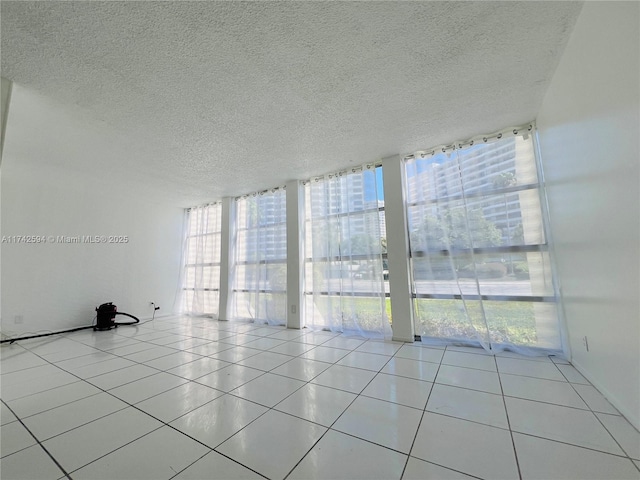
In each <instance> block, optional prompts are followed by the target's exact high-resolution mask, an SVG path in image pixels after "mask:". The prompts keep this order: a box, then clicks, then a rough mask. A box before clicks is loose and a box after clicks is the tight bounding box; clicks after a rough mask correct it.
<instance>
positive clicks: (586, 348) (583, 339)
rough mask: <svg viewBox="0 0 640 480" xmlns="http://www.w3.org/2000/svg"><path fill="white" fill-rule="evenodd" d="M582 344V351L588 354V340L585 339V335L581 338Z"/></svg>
mask: <svg viewBox="0 0 640 480" xmlns="http://www.w3.org/2000/svg"><path fill="white" fill-rule="evenodd" d="M582 344H583V345H584V349H585V350H586V351H587V352H588V351H589V339H588V338H587V336H586V335H585V336H584V337H582Z"/></svg>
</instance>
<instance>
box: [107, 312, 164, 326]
mask: <svg viewBox="0 0 640 480" xmlns="http://www.w3.org/2000/svg"><path fill="white" fill-rule="evenodd" d="M113 313H115V314H116V315H126V316H127V317H131V318H133V319H134V320H135V322H123V323H115V325H135V324H136V323H140V319H139V318H138V317H134V316H133V315H129V314H128V313H124V312H113ZM154 313H155V312H154Z"/></svg>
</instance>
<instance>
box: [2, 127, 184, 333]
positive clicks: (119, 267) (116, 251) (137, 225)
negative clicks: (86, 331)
mask: <svg viewBox="0 0 640 480" xmlns="http://www.w3.org/2000/svg"><path fill="white" fill-rule="evenodd" d="M10 127H11V116H10V118H9V128H8V130H7V144H6V145H5V147H9V148H6V149H5V158H4V161H3V165H2V178H1V181H2V203H1V204H2V207H3V210H2V228H1V230H2V232H1V233H2V235H3V236H12V235H45V236H48V235H54V236H57V235H68V236H75V235H127V236H128V237H129V242H128V243H126V244H60V243H58V244H53V243H51V242H47V243H46V244H39V245H38V244H11V243H6V242H5V243H4V244H3V245H2V283H1V284H2V325H1V328H2V333H4V334H11V333H19V332H32V331H37V330H41V329H49V330H54V329H61V328H67V327H73V326H80V325H87V324H90V323H91V321H92V319H93V317H94V315H95V311H94V308H95V307H96V306H97V305H99V304H100V303H104V302H108V301H112V302H114V303H115V304H116V305H117V306H118V309H119V310H120V311H124V312H128V313H131V314H134V315H137V316H139V317H141V318H148V317H151V315H152V313H153V310H152V307H150V306H149V302H151V301H153V302H156V303H157V304H158V305H159V306H160V307H161V310H160V311H159V312H158V314H167V313H170V312H171V311H172V308H173V303H174V298H175V294H176V292H177V284H178V274H179V264H180V251H181V242H182V226H183V210H182V209H181V208H177V207H171V206H168V205H167V204H163V203H161V202H159V201H158V200H151V199H149V198H148V197H147V196H146V195H143V194H140V193H137V192H136V191H135V190H133V189H130V188H123V187H120V186H118V184H115V183H113V184H110V183H108V182H106V181H104V180H101V179H100V177H99V176H93V177H90V176H88V175H86V174H81V173H77V172H73V171H68V170H65V169H64V168H60V167H58V168H55V167H52V166H47V165H46V164H43V163H39V162H35V161H33V159H23V158H15V157H12V156H11V155H10V153H11V150H12V149H11V148H10V144H11V138H10V137H11V129H10ZM69 141H72V139H69ZM16 315H18V316H22V317H23V323H21V324H20V323H19V324H16V323H15V317H16ZM116 320H117V321H126V320H128V319H127V318H126V317H119V318H117V319H116Z"/></svg>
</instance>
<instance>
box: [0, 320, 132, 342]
mask: <svg viewBox="0 0 640 480" xmlns="http://www.w3.org/2000/svg"><path fill="white" fill-rule="evenodd" d="M123 325H124V324H123ZM89 328H93V325H87V326H86V327H76V328H70V329H69V330H61V331H59V332H49V333H41V334H39V335H29V336H27V337H18V338H7V339H6V340H0V343H6V342H9V343H13V342H17V341H18V340H28V339H30V338H39V337H49V336H51V335H59V334H61V333H71V332H78V331H80V330H87V329H89Z"/></svg>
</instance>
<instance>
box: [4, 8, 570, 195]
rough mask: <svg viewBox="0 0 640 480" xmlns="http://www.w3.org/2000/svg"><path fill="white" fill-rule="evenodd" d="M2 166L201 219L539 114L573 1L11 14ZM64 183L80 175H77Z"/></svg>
mask: <svg viewBox="0 0 640 480" xmlns="http://www.w3.org/2000/svg"><path fill="white" fill-rule="evenodd" d="M0 5H1V6H0V8H1V14H2V18H1V20H2V25H1V26H2V30H1V35H2V52H1V53H2V76H4V77H6V78H9V79H11V80H13V81H14V82H15V85H16V86H15V87H14V95H13V99H12V104H11V110H10V117H9V122H8V127H7V137H6V144H5V152H4V159H3V169H4V168H10V167H9V165H10V163H11V162H18V161H24V162H35V163H38V162H40V163H42V164H46V165H48V167H64V168H65V169H69V170H70V171H73V172H76V173H79V174H84V173H86V174H87V175H94V176H95V175H99V176H100V177H101V178H103V179H109V180H123V181H125V180H126V182H128V184H131V185H136V184H139V183H144V184H145V185H146V187H147V188H157V189H159V190H160V191H162V192H163V194H165V195H166V196H167V198H171V199H172V201H173V202H174V203H176V204H177V205H181V206H186V205H190V204H194V203H198V202H202V201H206V200H215V199H218V198H220V197H222V196H225V195H237V194H241V193H246V192H250V191H254V190H259V189H263V188H268V187H272V186H276V185H279V184H282V183H284V182H285V181H287V180H291V179H304V178H308V177H310V176H312V175H314V174H321V173H326V172H330V171H334V170H338V169H341V168H344V167H347V166H349V165H355V164H360V163H365V162H371V161H375V160H378V159H381V158H383V157H385V156H388V155H393V154H398V153H401V154H403V153H408V152H412V151H414V150H417V149H423V148H427V147H430V146H433V145H436V144H440V143H444V142H450V141H453V140H457V139H462V138H465V137H469V136H472V135H476V134H479V133H486V132H491V131H492V130H496V129H500V128H503V127H506V126H510V125H515V124H520V123H524V122H527V121H530V120H532V119H534V118H535V116H536V113H537V111H538V108H539V106H540V104H541V101H542V98H543V95H544V93H545V90H546V87H547V85H548V83H549V81H550V79H551V76H552V75H553V72H554V69H555V67H556V65H557V63H558V61H559V57H560V54H561V53H562V50H563V48H564V45H565V43H566V42H567V40H568V37H569V35H570V33H571V29H572V27H573V24H574V22H575V20H576V18H577V16H578V14H579V12H580V9H581V4H580V3H575V2H569V3H563V2H504V3H501V2H495V3H494V2H461V3H457V2H353V3H352V2H331V3H328V2H327V3H325V2H300V3H298V2H286V3H280V2H257V3H251V2H178V1H175V2H146V1H144V2H133V1H132V2H91V1H82V2H11V1H5V0H3V1H2V2H1V4H0ZM63 171H65V170H63Z"/></svg>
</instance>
